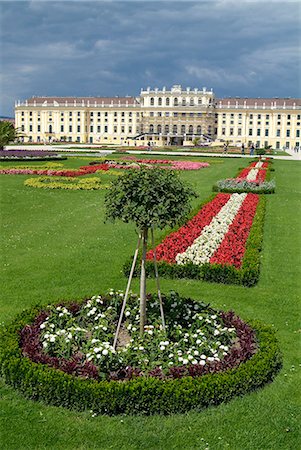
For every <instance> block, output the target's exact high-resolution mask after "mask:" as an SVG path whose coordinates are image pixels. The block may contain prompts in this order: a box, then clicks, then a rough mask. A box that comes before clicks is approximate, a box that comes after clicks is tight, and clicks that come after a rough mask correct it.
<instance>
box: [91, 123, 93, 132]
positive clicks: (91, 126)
mask: <svg viewBox="0 0 301 450" xmlns="http://www.w3.org/2000/svg"><path fill="white" fill-rule="evenodd" d="M90 133H93V125H91V126H90Z"/></svg>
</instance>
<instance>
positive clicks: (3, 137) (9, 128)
mask: <svg viewBox="0 0 301 450" xmlns="http://www.w3.org/2000/svg"><path fill="white" fill-rule="evenodd" d="M18 134H19V133H18V131H17V130H16V129H15V127H14V125H13V124H12V123H11V122H8V121H6V120H2V121H0V149H1V150H2V149H3V148H4V146H5V145H7V144H9V143H10V142H12V141H14V140H15V139H16V138H17V137H18Z"/></svg>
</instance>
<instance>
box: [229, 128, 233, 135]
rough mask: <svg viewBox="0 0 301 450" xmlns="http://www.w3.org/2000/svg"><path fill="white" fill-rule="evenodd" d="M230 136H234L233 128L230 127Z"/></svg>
mask: <svg viewBox="0 0 301 450" xmlns="http://www.w3.org/2000/svg"><path fill="white" fill-rule="evenodd" d="M230 136H233V128H230Z"/></svg>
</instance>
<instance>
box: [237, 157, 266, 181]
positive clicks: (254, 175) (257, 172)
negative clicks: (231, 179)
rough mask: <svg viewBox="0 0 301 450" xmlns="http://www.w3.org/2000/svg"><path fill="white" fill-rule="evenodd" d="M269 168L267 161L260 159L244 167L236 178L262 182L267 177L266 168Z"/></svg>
mask: <svg viewBox="0 0 301 450" xmlns="http://www.w3.org/2000/svg"><path fill="white" fill-rule="evenodd" d="M267 168H268V163H267V162H262V161H258V162H257V163H256V162H254V163H252V164H250V166H249V167H247V168H246V169H243V170H242V171H241V172H240V174H239V175H238V176H237V177H236V180H238V181H239V180H247V181H254V182H256V183H262V182H263V181H264V180H265V177H266V169H267Z"/></svg>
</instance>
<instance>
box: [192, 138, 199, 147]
mask: <svg viewBox="0 0 301 450" xmlns="http://www.w3.org/2000/svg"><path fill="white" fill-rule="evenodd" d="M199 142H200V138H197V137H196V138H194V139H193V141H192V143H193V145H194V146H195V147H196V146H197V145H199Z"/></svg>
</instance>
